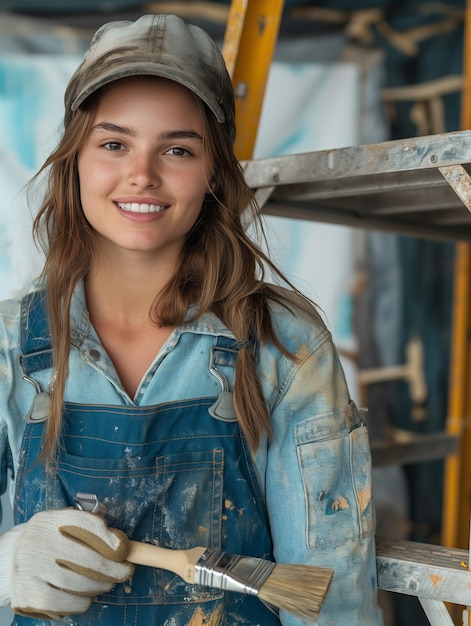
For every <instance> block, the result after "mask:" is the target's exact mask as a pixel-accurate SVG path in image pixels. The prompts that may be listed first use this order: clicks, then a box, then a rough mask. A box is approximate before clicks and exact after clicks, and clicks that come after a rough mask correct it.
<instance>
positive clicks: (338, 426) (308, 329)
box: [0, 287, 382, 626]
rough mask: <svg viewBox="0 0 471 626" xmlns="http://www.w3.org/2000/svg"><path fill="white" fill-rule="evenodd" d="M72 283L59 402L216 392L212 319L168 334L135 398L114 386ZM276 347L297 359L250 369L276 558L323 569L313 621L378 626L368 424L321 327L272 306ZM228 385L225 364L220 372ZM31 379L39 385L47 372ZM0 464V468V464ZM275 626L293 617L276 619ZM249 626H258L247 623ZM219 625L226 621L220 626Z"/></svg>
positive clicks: (13, 394)
mask: <svg viewBox="0 0 471 626" xmlns="http://www.w3.org/2000/svg"><path fill="white" fill-rule="evenodd" d="M84 302H85V300H84V294H83V289H82V287H80V288H78V289H77V291H76V293H75V294H74V300H73V310H72V318H73V339H72V344H73V345H72V349H71V355H70V371H71V372H72V373H73V375H71V376H70V380H69V383H68V386H67V389H66V400H67V402H69V403H77V404H82V403H84V402H86V403H90V404H101V405H118V406H120V407H148V406H153V405H160V404H165V403H171V402H175V401H180V400H191V399H195V398H207V397H215V396H217V395H218V394H219V393H220V391H221V384H220V381H219V380H218V379H217V378H216V377H215V376H214V375H213V374H211V373H210V371H209V361H210V357H209V355H210V350H211V346H212V345H213V343H214V338H215V337H219V336H223V337H224V336H225V337H231V333H230V332H229V331H228V330H227V328H225V327H224V326H223V325H222V324H221V322H220V321H219V320H218V319H217V318H216V317H214V316H212V315H205V316H204V317H203V318H201V319H200V320H198V322H196V323H193V324H187V325H183V326H181V327H179V328H178V329H176V330H175V331H174V332H173V333H172V335H171V336H170V337H169V339H168V341H167V343H166V344H165V346H164V347H163V348H162V350H161V351H160V352H159V354H158V355H157V356H156V359H155V361H154V363H153V364H152V365H151V367H150V368H149V370H148V372H147V373H146V375H145V377H144V378H143V380H142V382H141V384H140V386H139V389H138V391H137V393H136V397H135V398H129V397H128V396H127V394H126V392H125V391H124V389H123V388H122V386H121V384H120V382H119V380H118V377H117V375H116V372H115V370H114V368H113V365H112V363H111V362H110V360H109V357H108V356H107V354H106V353H105V351H104V349H103V347H102V345H101V344H100V342H99V340H98V338H97V336H96V334H95V332H94V330H93V328H92V327H91V326H90V323H89V320H88V316H87V312H86V309H85V306H84ZM273 317H274V323H275V329H276V331H277V333H278V336H279V338H280V340H281V342H282V344H283V345H284V346H285V347H286V348H287V349H288V350H290V351H292V352H294V353H295V354H296V356H297V357H298V358H297V360H296V361H293V360H291V359H288V358H286V357H284V356H283V355H281V354H280V353H279V351H278V350H277V349H276V348H275V346H273V345H261V346H260V347H259V353H258V371H259V375H260V379H261V383H262V388H263V392H264V395H265V399H266V402H267V406H268V407H269V410H270V414H271V421H272V427H273V440H272V441H270V442H268V441H267V440H264V441H263V442H262V445H261V447H260V449H259V450H258V452H257V453H256V455H255V457H254V462H255V466H256V468H257V471H258V478H259V481H260V484H261V489H262V491H263V492H264V495H265V499H266V506H267V510H268V517H269V523H270V530H271V538H272V541H273V554H274V557H275V559H276V560H278V561H279V562H291V563H307V564H315V565H324V566H328V567H333V568H334V570H335V574H334V580H333V583H332V586H331V589H330V591H329V594H328V597H327V599H326V602H325V604H324V607H323V610H322V612H321V616H320V619H319V624H320V625H322V626H330V625H332V626H334V625H335V626H372V625H380V624H382V616H381V614H380V612H379V610H378V608H377V605H376V568H375V553H374V515H373V508H372V502H371V467H370V452H369V445H368V435H367V429H366V427H365V425H364V422H363V420H362V416H361V414H360V412H359V411H358V409H357V408H356V407H355V405H354V404H353V403H352V402H351V401H350V398H349V394H348V390H347V387H346V384H345V379H344V375H343V372H342V369H341V366H340V363H339V359H338V355H337V353H336V351H335V348H334V347H333V344H332V340H331V336H330V333H329V332H328V330H327V329H326V328H325V326H324V325H323V323H322V322H321V321H318V322H317V323H314V324H313V323H306V321H304V320H302V319H301V318H300V317H299V316H293V315H292V314H290V313H289V312H287V311H285V310H284V309H281V308H276V309H274V316H273ZM19 337H20V315H19V302H17V301H16V302H15V301H9V302H5V303H2V304H1V305H0V419H1V424H2V444H1V445H2V452H3V458H7V456H8V455H6V441H7V440H6V437H7V435H8V437H9V440H10V445H11V452H12V457H13V465H14V467H16V466H17V464H18V458H19V450H20V446H21V441H22V439H23V434H24V429H25V422H24V419H23V418H24V416H25V415H26V414H27V413H28V411H29V409H30V406H31V403H32V400H33V397H34V395H35V389H34V387H33V386H32V385H30V384H28V383H27V382H25V381H24V380H23V379H22V375H21V372H20V369H19V367H18V357H19V342H20V339H19ZM219 369H220V370H221V371H222V372H223V373H224V376H225V377H226V378H227V380H228V382H229V386H230V387H232V385H233V378H234V368H233V367H232V366H231V365H227V366H225V365H224V364H221V365H220V368H219ZM35 378H36V379H37V380H38V382H39V384H40V386H41V388H42V389H46V388H47V385H48V382H49V379H50V371H48V370H44V371H41V372H39V373H38V374H37V375H36V376H35ZM2 465H4V464H2ZM281 621H282V624H283V625H284V626H300V622H299V620H297V619H295V618H293V617H292V616H290V615H282V616H281ZM255 623H257V622H255ZM228 626H230V625H228Z"/></svg>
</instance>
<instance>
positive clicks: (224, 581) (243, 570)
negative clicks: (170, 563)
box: [195, 548, 275, 596]
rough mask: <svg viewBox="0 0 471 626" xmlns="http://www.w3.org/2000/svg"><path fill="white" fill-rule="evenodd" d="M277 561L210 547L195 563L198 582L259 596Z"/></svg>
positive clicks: (196, 582)
mask: <svg viewBox="0 0 471 626" xmlns="http://www.w3.org/2000/svg"><path fill="white" fill-rule="evenodd" d="M274 567H275V563H272V562H271V561H265V560H264V559H258V558H256V557H252V556H239V555H234V554H229V553H228V552H221V550H218V549H217V548H208V549H207V550H205V552H203V554H202V555H201V557H200V558H199V560H198V561H197V563H196V565H195V584H197V585H204V586H207V587H213V588H216V589H223V590H224V591H238V592H239V593H245V594H247V595H251V596H257V595H258V592H259V591H260V589H261V587H262V585H263V583H264V582H265V581H266V580H267V578H268V576H269V575H270V574H271V572H272V571H273V568H274Z"/></svg>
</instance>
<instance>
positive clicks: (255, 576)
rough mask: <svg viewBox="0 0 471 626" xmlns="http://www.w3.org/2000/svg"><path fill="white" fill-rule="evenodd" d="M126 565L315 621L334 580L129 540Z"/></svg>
mask: <svg viewBox="0 0 471 626" xmlns="http://www.w3.org/2000/svg"><path fill="white" fill-rule="evenodd" d="M75 502H76V505H77V507H78V508H79V509H82V510H85V511H91V512H93V513H100V514H104V513H105V511H106V507H105V505H103V503H100V502H99V501H98V499H97V497H96V496H95V495H94V494H85V493H78V494H77V496H76V498H75ZM127 560H128V561H130V562H131V563H134V564H136V565H146V566H149V567H158V568H161V569H165V570H168V571H171V572H173V573H174V574H177V575H178V576H180V578H182V579H183V580H184V581H185V582H187V583H190V584H195V585H203V586H205V587H212V588H214V589H223V590H225V591H236V592H239V593H243V594H246V595H253V596H257V597H258V598H259V599H260V600H261V601H262V602H264V603H265V604H267V605H268V606H269V607H270V608H275V609H278V610H282V611H287V612H288V613H291V614H292V615H294V616H296V617H298V618H300V619H302V620H311V621H313V622H315V621H317V618H318V616H319V612H320V610H321V607H322V604H323V602H324V599H325V596H326V594H327V591H328V589H329V585H330V582H331V580H332V576H333V570H332V569H330V568H326V567H317V566H314V565H292V564H285V563H273V562H272V561H268V560H265V559H259V558H256V557H252V556H241V555H235V554H229V553H227V552H224V551H222V550H220V549H218V548H203V547H196V548H191V549H189V550H172V549H168V548H161V547H160V546H155V545H153V544H149V543H142V542H139V541H131V540H130V541H129V553H128V556H127Z"/></svg>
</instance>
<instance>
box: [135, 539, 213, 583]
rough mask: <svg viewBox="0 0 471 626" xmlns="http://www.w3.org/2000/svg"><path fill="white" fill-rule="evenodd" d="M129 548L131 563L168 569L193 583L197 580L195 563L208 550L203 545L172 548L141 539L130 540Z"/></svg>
mask: <svg viewBox="0 0 471 626" xmlns="http://www.w3.org/2000/svg"><path fill="white" fill-rule="evenodd" d="M129 548H130V549H129V554H128V557H127V560H128V561H130V562H131V563H134V564H135V565H146V566H148V567H159V568H161V569H166V570H168V571H170V572H173V573H174V574H177V575H178V576H180V578H183V580H184V581H185V582H187V583H191V584H193V583H194V582H195V565H196V563H197V562H198V560H199V558H200V556H201V555H202V554H203V552H204V551H205V550H206V548H201V547H198V548H191V549H190V550H170V549H168V548H160V547H159V546H154V545H153V544H150V543H143V542H141V541H129Z"/></svg>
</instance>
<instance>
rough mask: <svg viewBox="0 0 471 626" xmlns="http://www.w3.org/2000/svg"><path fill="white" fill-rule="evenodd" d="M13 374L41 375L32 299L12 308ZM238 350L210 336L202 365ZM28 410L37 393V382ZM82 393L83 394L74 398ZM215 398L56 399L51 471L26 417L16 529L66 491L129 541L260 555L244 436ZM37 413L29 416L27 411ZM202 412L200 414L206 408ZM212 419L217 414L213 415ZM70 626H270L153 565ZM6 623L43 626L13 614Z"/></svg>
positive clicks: (40, 330) (236, 600) (264, 528)
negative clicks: (147, 401) (18, 316)
mask: <svg viewBox="0 0 471 626" xmlns="http://www.w3.org/2000/svg"><path fill="white" fill-rule="evenodd" d="M22 353H23V355H22V358H21V367H22V368H23V373H24V374H25V376H26V377H27V380H29V382H32V383H33V384H35V381H34V376H33V375H34V372H35V371H38V370H40V369H47V368H50V367H51V349H50V339H49V331H48V327H47V322H46V319H45V315H44V312H43V306H42V303H41V301H40V297H39V296H38V295H37V294H32V295H31V296H26V297H25V299H24V300H23V305H22ZM236 358H237V346H236V345H235V343H234V341H233V340H229V339H227V338H225V337H215V345H214V346H213V354H212V355H208V367H209V363H210V359H211V364H212V365H214V367H215V366H216V365H217V364H221V363H224V364H226V365H227V364H229V365H232V366H234V365H235V361H236ZM36 391H37V395H36V400H37V401H38V404H37V407H38V406H39V407H41V400H42V399H45V398H46V396H45V395H44V393H43V395H42V396H41V397H40V394H41V392H42V391H43V390H41V389H39V388H38V385H37V383H36ZM86 393H87V390H86V389H84V397H86ZM216 401H217V398H214V397H213V398H205V397H203V398H195V399H192V400H185V401H181V402H171V403H168V404H162V405H156V406H143V407H138V406H132V407H128V406H106V405H87V404H72V403H65V406H64V414H63V425H62V432H61V452H60V455H59V459H58V461H57V463H55V465H54V467H53V468H52V469H51V470H46V469H45V467H44V465H43V464H42V463H40V462H37V457H38V454H39V452H40V449H41V442H42V436H43V431H44V424H45V422H44V420H42V421H35V419H37V418H38V419H39V420H41V418H42V417H43V415H41V408H39V409H38V408H37V407H36V409H35V410H33V411H32V414H31V415H30V418H29V423H28V425H27V427H26V432H25V435H24V439H23V444H22V448H21V453H20V461H19V467H18V473H17V477H16V487H15V501H14V513H15V523H16V524H20V523H22V522H25V521H27V520H28V519H29V518H30V517H31V516H32V515H33V514H34V512H36V511H37V510H38V502H39V503H41V504H40V506H41V508H43V509H52V508H58V507H67V506H73V505H74V497H75V495H76V494H77V492H86V493H93V494H96V495H97V497H98V498H99V500H100V501H101V502H103V503H104V504H106V506H107V510H108V521H109V524H110V526H115V527H117V528H121V529H122V530H124V531H125V532H126V534H127V535H128V536H129V537H130V538H132V539H134V540H138V541H145V542H150V543H156V544H158V545H161V546H163V547H167V548H172V549H186V548H191V547H194V546H208V547H221V548H222V549H223V550H225V551H227V552H231V553H235V554H244V555H253V556H258V557H261V558H271V554H272V545H271V538H270V532H269V525H268V519H267V513H266V509H265V504H264V499H263V495H262V492H261V490H260V486H259V483H258V479H257V475H256V472H255V469H254V466H253V463H252V459H251V455H250V451H249V450H248V447H247V444H246V441H245V439H244V436H243V435H242V433H241V431H240V428H239V426H238V424H237V421H235V419H234V418H233V417H231V412H230V411H227V410H226V411H225V410H224V408H223V409H222V410H221V411H219V412H218V410H216V411H215V410H214V409H212V407H213V406H214V405H215V402H216ZM38 410H39V413H38ZM210 411H211V412H210ZM211 413H213V414H216V415H219V413H220V415H219V417H213V416H212V415H211ZM60 623H63V624H69V625H70V624H77V625H82V624H83V625H92V624H93V625H97V624H100V625H110V626H119V625H121V624H123V625H131V624H132V625H141V624H142V625H143V626H152V625H162V626H164V625H166V626H170V625H172V626H190V625H191V626H193V625H194V626H199V625H203V624H206V625H208V626H209V625H210V626H223V625H227V626H239V625H240V626H242V625H254V626H255V625H260V626H275V625H279V624H280V621H279V619H278V618H277V617H276V616H275V615H274V614H273V613H272V612H270V611H269V610H268V609H267V608H266V607H265V606H264V604H263V603H262V602H261V601H260V600H258V598H255V597H250V596H246V595H243V594H238V593H233V592H221V591H220V590H213V589H210V588H205V587H201V586H195V585H188V584H186V583H184V582H183V581H182V579H180V578H179V577H178V576H176V575H174V574H172V573H170V572H167V571H165V570H161V569H154V568H149V567H139V566H137V567H136V571H135V574H134V576H133V577H132V579H131V580H129V581H127V582H125V583H123V584H118V585H116V586H115V587H114V588H113V589H112V590H111V591H110V592H109V593H106V594H103V595H101V596H99V597H98V598H96V600H95V601H94V602H93V604H92V607H91V608H90V609H89V611H87V612H86V613H85V614H83V615H77V616H72V617H66V618H63V619H62V620H61V621H60ZM13 624H14V625H18V626H19V625H27V624H29V625H32V624H50V622H43V621H42V620H37V619H30V618H25V617H20V616H15V619H14V621H13Z"/></svg>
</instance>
